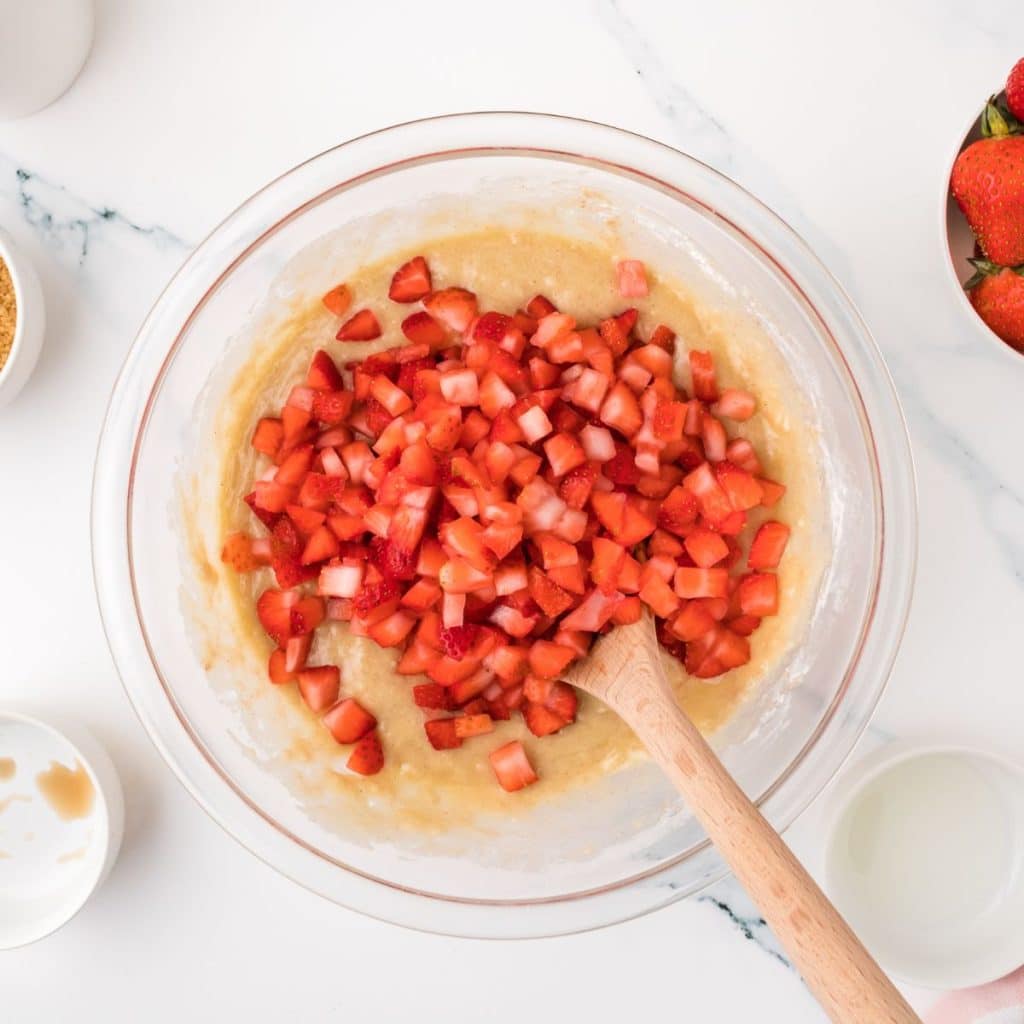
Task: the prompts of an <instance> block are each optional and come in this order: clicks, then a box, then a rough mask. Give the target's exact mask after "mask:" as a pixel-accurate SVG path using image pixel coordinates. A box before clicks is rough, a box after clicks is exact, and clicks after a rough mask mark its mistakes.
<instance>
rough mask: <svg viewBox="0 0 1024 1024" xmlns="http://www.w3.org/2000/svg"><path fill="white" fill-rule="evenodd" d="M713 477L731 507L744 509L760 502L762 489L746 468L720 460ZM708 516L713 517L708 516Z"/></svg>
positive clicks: (762, 493)
mask: <svg viewBox="0 0 1024 1024" xmlns="http://www.w3.org/2000/svg"><path fill="white" fill-rule="evenodd" d="M715 477H716V479H717V480H718V484H719V486H720V487H721V488H722V490H723V491H724V492H725V494H726V495H727V497H728V499H729V504H730V506H731V507H732V508H733V509H736V510H738V511H746V510H747V509H751V508H755V507H756V506H758V505H760V504H761V499H762V498H763V497H764V491H763V490H762V488H761V485H760V484H759V483H758V482H757V480H756V479H755V478H754V477H753V476H751V474H750V473H748V472H747V471H746V470H743V469H740V468H739V466H734V465H733V464H732V463H731V462H720V463H718V465H717V466H715ZM705 515H707V513H705ZM708 518H714V517H712V516H708Z"/></svg>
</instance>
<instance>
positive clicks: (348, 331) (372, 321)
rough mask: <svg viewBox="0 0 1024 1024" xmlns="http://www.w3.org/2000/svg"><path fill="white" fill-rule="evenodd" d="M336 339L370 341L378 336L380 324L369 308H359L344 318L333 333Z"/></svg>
mask: <svg viewBox="0 0 1024 1024" xmlns="http://www.w3.org/2000/svg"><path fill="white" fill-rule="evenodd" d="M335 337H336V338H337V339H338V341H372V340H373V339H374V338H379V337H380V324H379V323H378V322H377V318H376V317H375V316H374V315H373V310H371V309H361V310H359V312H358V313H356V314H355V316H353V317H351V318H350V319H348V320H346V321H345V322H344V323H343V324H342V325H341V327H340V328H339V329H338V333H337V334H336V335H335Z"/></svg>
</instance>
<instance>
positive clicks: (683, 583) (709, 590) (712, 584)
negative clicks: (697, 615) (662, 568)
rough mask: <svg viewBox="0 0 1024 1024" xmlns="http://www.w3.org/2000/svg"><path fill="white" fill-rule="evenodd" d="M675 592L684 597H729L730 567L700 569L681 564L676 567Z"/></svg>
mask: <svg viewBox="0 0 1024 1024" xmlns="http://www.w3.org/2000/svg"><path fill="white" fill-rule="evenodd" d="M673 582H674V584H675V592H676V594H678V595H679V596H680V597H682V598H691V597H727V596H728V594H729V570H728V569H700V568H688V567H685V566H680V567H679V568H678V569H676V572H675V578H674V581H673Z"/></svg>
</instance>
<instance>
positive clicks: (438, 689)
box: [412, 683, 455, 711]
mask: <svg viewBox="0 0 1024 1024" xmlns="http://www.w3.org/2000/svg"><path fill="white" fill-rule="evenodd" d="M412 699H413V701H414V702H415V704H416V706H417V707H420V708H426V709H427V710H429V711H451V710H452V708H453V707H454V706H455V705H454V703H453V702H452V699H451V695H450V694H449V693H448V690H447V688H446V687H444V686H441V685H440V684H439V683H420V684H419V685H418V686H414V687H413V688H412Z"/></svg>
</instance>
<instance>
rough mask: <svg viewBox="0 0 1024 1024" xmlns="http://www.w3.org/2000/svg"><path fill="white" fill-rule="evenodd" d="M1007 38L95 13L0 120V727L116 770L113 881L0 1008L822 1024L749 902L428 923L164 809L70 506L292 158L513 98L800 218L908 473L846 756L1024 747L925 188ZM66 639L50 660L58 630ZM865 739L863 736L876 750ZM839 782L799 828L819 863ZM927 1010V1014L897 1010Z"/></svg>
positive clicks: (916, 2) (128, 1014)
mask: <svg viewBox="0 0 1024 1024" xmlns="http://www.w3.org/2000/svg"><path fill="white" fill-rule="evenodd" d="M1022 39H1024V8H1022V7H1021V6H1020V3H1019V0H989V2H988V3H986V4H985V5H984V7H982V6H980V5H969V4H955V3H952V2H949V0H943V2H940V3H924V2H922V0H908V2H905V3H902V4H899V5H896V4H890V3H888V2H886V0H864V2H861V3H858V4H856V5H848V4H841V5H840V4H837V3H824V4H822V3H812V2H797V0H787V2H786V3H773V4H754V3H749V4H735V3H733V4H728V3H726V4H705V3H700V4H698V3H696V2H691V0H685V2H678V3H671V4H670V3H668V2H665V3H655V2H653V0H651V2H648V3H641V2H632V0H596V2H594V3H583V2H571V3H569V2H567V3H560V4H555V3H551V2H541V0H520V2H519V3H517V4H516V5H515V7H514V10H512V9H504V10H503V11H502V13H501V15H500V16H499V15H498V14H497V13H494V14H490V13H488V5H486V4H481V3H454V2H450V3H445V2H438V0H435V2H434V3H431V4H424V3H422V2H421V3H412V2H400V3H396V2H393V3H380V4H370V5H365V6H363V5H360V6H359V7H358V8H356V7H355V6H354V5H351V6H350V5H344V4H338V3H331V2H327V0H324V2H320V3H317V2H315V0H306V2H293V3H289V4H281V3H272V2H266V3H263V2H259V3H256V2H251V0H250V2H243V0H219V2H214V3H209V2H207V0H180V2H178V3H176V4H173V5H168V4H165V3H163V2H161V0H101V2H100V4H99V22H98V33H97V38H96V44H95V49H94V51H93V54H92V56H91V58H90V60H89V63H88V64H87V66H86V68H85V70H84V72H83V74H82V76H81V77H80V79H79V80H78V82H77V83H76V84H75V86H74V87H73V88H72V90H71V91H70V92H69V93H68V94H67V95H66V96H64V97H63V98H62V99H61V100H60V101H58V102H57V103H56V104H55V105H54V106H53V107H51V108H49V109H48V110H46V111H44V112H42V113H40V114H37V115H35V116H33V117H31V118H27V119H24V120H22V121H18V122H12V123H7V124H2V125H0V225H2V227H3V228H4V229H6V230H7V231H9V232H10V233H11V234H12V235H13V236H14V237H15V239H16V240H17V242H18V243H19V244H20V245H22V246H23V247H24V249H25V250H26V251H27V252H28V253H29V254H30V255H31V257H32V259H33V260H34V261H35V264H36V266H37V268H38V270H39V272H40V275H41V277H42V279H43V285H44V290H45V293H46V300H47V306H48V317H49V326H48V332H47V342H46V347H45V349H44V352H43V355H42V358H41V362H40V365H39V368H38V370H37V372H36V375H35V376H34V377H33V379H32V380H31V382H30V383H29V385H28V387H27V388H26V390H25V392H24V393H23V394H22V396H21V397H20V398H19V399H18V400H17V401H16V402H15V403H14V404H13V405H12V406H11V407H10V408H8V409H4V410H3V411H2V412H0V481H2V484H0V489H2V494H3V498H4V500H3V504H2V506H0V536H2V537H3V541H4V557H3V572H2V576H0V579H2V586H0V623H2V627H0V637H2V638H3V647H4V656H5V664H4V671H3V673H0V706H3V705H8V704H18V705H20V706H28V707H31V708H36V709H38V710H41V711H44V712H45V711H46V710H60V711H62V712H67V713H69V714H73V715H76V716H78V717H80V718H81V719H82V720H83V721H84V722H85V723H86V724H88V725H89V726H90V727H91V728H92V729H93V730H94V731H95V733H96V734H97V735H98V736H99V737H100V738H101V739H102V740H103V741H104V742H105V743H106V744H107V745H108V746H109V748H110V750H111V752H112V754H113V755H114V757H115V759H116V761H117V763H118V765H119V767H120V770H121V773H122V775H123V779H124V783H125V787H126V792H127V803H128V831H127V836H126V840H125V846H124V849H123V852H122V855H121V859H120V861H119V863H118V865H117V867H116V869H115V871H114V873H113V875H112V876H111V878H110V879H109V880H108V882H107V883H106V884H105V885H104V887H103V888H102V890H101V891H100V892H99V893H98V894H97V896H96V898H95V899H94V900H93V901H92V902H91V903H90V904H89V905H88V907H87V908H86V909H85V910H84V911H83V912H82V913H81V914H80V915H79V917H78V918H76V919H75V920H74V921H73V922H72V923H71V924H70V925H69V926H68V927H67V928H65V929H64V930H63V931H62V932H60V933H59V934H57V935H56V936H54V937H52V938H51V939H49V940H46V941H44V942H41V943H39V944H37V945H35V946H32V947H29V948H27V949H25V950H21V951H17V952H13V953H8V954H5V955H3V956H2V957H0V993H2V997H0V1003H2V1008H0V1019H3V1020H4V1021H10V1022H11V1024H24V1022H34V1021H39V1022H44V1021H45V1022H47V1024H50V1022H56V1021H70V1020H76V1021H83V1022H84V1021H92V1020H96V1021H101V1020H102V1021H134V1020H146V1021H149V1022H152V1024H158V1022H164V1021H167V1022H170V1021H178V1020H184V1019H189V1020H204V1021H205V1020H214V1019H221V1018H224V1019H241V1018H242V1017H243V1015H244V1016H245V1017H246V1018H249V1019H252V1020H256V1021H276V1020H278V1019H302V1020H316V1021H319V1020H325V1021H326V1020H335V1019H340V1018H341V1017H342V1016H343V1015H345V1016H348V1017H350V1018H352V1019H360V1018H365V1019H377V1020H386V1021H392V1020H393V1021H400V1020H401V1021H406V1020H414V1019H419V1018H421V1017H422V1016H423V1015H424V1014H426V1015H427V1019H446V1020H452V1021H479V1020H484V1019H486V1020H494V1021H508V1022H512V1021H519V1020H524V1019H538V1018H539V1019H553V1018H554V1017H555V1015H556V1013H559V1012H560V1011H566V1010H568V1009H570V1008H571V1009H572V1010H573V1011H574V1012H575V1013H576V1014H578V1015H579V1016H580V1017H581V1018H584V1019H588V1020H592V1021H594V1022H600V1021H609V1022H610V1021H620V1020H623V1019H637V1020H652V1021H660V1020H670V1019H671V1020H680V1021H682V1020H692V1021H699V1022H701V1024H714V1022H719V1021H722V1022H731V1021H744V1020H772V1021H785V1022H786V1024H800V1022H804V1021H807V1022H811V1021H820V1020H822V1019H823V1017H822V1014H821V1012H820V1011H819V1010H818V1009H817V1007H816V1006H815V1004H814V1003H813V1002H812V1000H811V999H810V997H809V996H808V995H807V993H806V992H805V991H804V989H803V987H802V985H801V983H800V982H799V980H798V979H797V977H796V975H795V974H794V972H793V971H792V969H791V968H790V967H789V966H788V965H787V964H786V962H785V960H784V958H783V957H782V956H780V954H779V953H778V952H777V951H776V949H775V946H774V944H773V941H772V939H771V936H770V935H769V934H767V933H766V929H765V928H764V927H763V925H761V924H759V923H758V921H757V919H756V916H753V912H752V910H751V908H750V907H749V905H747V904H746V902H745V901H744V899H743V897H742V895H741V894H740V893H739V892H738V891H737V889H736V887H735V886H733V885H731V884H723V885H720V886H717V887H715V889H714V890H713V891H712V892H710V893H708V894H707V895H705V896H703V897H701V898H697V899H693V900H690V901H688V902H684V903H681V904H677V905H675V906H673V907H671V908H669V909H667V910H664V911H661V912H659V913H657V914H654V915H652V916H650V917H647V918H645V919H642V920H638V921H634V922H632V923H629V924H624V925H620V926H618V927H616V928H612V929H607V930H604V931H601V932H597V933H593V934H589V935H581V936H576V937H571V938H564V939H556V940H548V941H538V942H526V943H517V944H511V945H508V944H505V945H495V944H489V943H483V942H467V941H459V940H452V939H445V938H436V937H431V936H427V935H420V934H414V933H412V932H407V931H404V930H401V929H399V928H395V927H391V926H388V925H384V924H380V923H377V922H374V921H370V920H367V919H364V918H362V917H358V916H356V915H355V914H352V913H349V912H347V911H344V910H341V909H339V908H338V907H336V906H333V905H332V904H329V903H327V902H326V901H324V900H321V899H319V898H318V897H316V896H313V895H311V894H309V893H307V892H305V891H304V890H302V889H300V888H299V887H297V886H295V885H293V884H292V883H291V882H289V881H287V880H286V879H284V878H283V877H280V876H278V875H277V874H275V873H274V872H273V871H271V870H270V869H269V868H267V867H265V866H264V865H263V864H261V863H260V862H259V861H257V860H256V859H255V858H254V857H252V856H250V855H249V854H248V853H247V852H246V851H245V850H243V849H242V848H241V847H240V846H239V845H237V844H236V843H234V842H233V841H232V840H231V839H230V838H228V836H227V835H226V834H225V833H223V832H222V831H221V830H220V829H219V828H218V827H217V826H216V825H215V824H214V823H213V822H212V821H210V820H209V819H208V818H207V817H206V816H205V815H204V814H203V813H202V812H201V811H200V809H199V808H198V807H197V806H196V805H195V804H194V803H193V802H192V800H191V799H190V798H189V797H188V796H187V795H186V793H185V791H184V790H183V789H182V788H181V787H180V786H179V785H178V783H177V782H176V781H175V780H174V778H173V777H172V775H171V772H170V771H169V770H168V769H167V768H166V766H165V765H164V764H163V762H162V761H161V760H160V758H159V756H158V755H157V753H156V751H155V750H154V748H153V747H152V746H151V745H150V743H149V741H148V740H147V738H146V736H145V735H144V733H143V730H142V728H141V726H140V725H139V723H138V722H137V720H136V719H135V717H134V715H133V713H132V711H131V709H130V707H129V705H128V702H127V700H126V698H125V696H124V694H123V692H122V690H121V686H120V683H119V682H118V679H117V675H116V673H115V671H114V667H113V664H112V662H111V659H110V656H109V654H108V651H107V647H106V644H105V642H104V638H103V633H102V630H101V628H100V623H99V617H98V613H97V610H96V602H95V599H94V596H93V588H92V574H91V569H90V559H89V536H88V516H89V512H88V510H89V489H90V479H91V474H92V462H93V455H94V449H95V444H96V439H97V435H98V432H99V427H100V422H101V418H102V414H103V410H104V406H105V403H106V399H107V395H108V392H109V390H110V387H111V385H112V383H113V381H114V377H115V375H116V373H117V370H118V367H119V365H120V363H121V360H122V358H123V356H124V354H125V352H126V350H127V348H128V346H129V344H130V342H131V339H132V336H133V334H134V332H135V329H136V327H137V326H138V324H139V322H140V320H141V318H142V317H143V315H144V313H145V312H146V310H147V309H148V308H149V306H150V304H151V303H152V301H153V300H154V298H155V297H156V295H157V293H158V292H159V291H160V289H161V288H162V287H163V285H164V283H165V281H166V280H167V278H168V276H169V275H170V273H171V272H172V271H173V270H174V269H175V267H176V266H177V265H178V264H179V263H180V262H181V261H182V259H183V258H184V257H185V255H186V254H187V252H188V251H189V249H190V247H191V246H193V245H194V244H196V243H197V242H198V241H199V240H200V239H201V238H202V237H203V236H204V235H205V234H206V233H207V232H208V231H209V230H210V229H211V228H212V227H213V225H215V224H216V223H217V222H218V221H219V220H220V219H221V218H222V217H223V216H224V215H225V214H226V213H227V212H228V211H229V210H231V209H232V208H233V207H234V206H235V205H236V204H237V203H239V202H240V201H241V200H242V199H244V198H245V197H246V196H247V195H248V194H249V193H251V192H252V191H253V190H254V189H256V188H257V187H259V186H260V185H261V184H263V183H264V182H266V181H267V180H268V179H270V178H272V177H273V176H275V175H277V174H279V173H281V172H282V171H284V170H286V169H287V168H289V167H290V166H292V165H293V164H295V163H297V162H298V161H300V160H302V159H303V158H305V157H307V156H309V155H311V154H313V153H316V152H318V151H320V150H322V149H324V148H326V147H328V146H330V145H332V144H334V143H336V142H339V141H341V140H344V139H346V138H349V137H351V136H354V135H357V134H360V133H362V132H365V131H367V130H370V129H373V128H377V127H380V126H383V125H386V124H389V123H393V122H397V121H403V120H407V119H410V118H415V117H421V116H425V115H429V114H436V113H442V112H448V111H455V110H464V109H488V108H490V109H501V108H506V109H523V110H526V109H535V110H546V111H552V112H558V113H567V114H575V115H579V116H582V117H587V118H592V119H595V120H599V121H607V122H610V123H612V124H618V125H622V126H624V127H628V128H631V129H634V130H636V131H639V132H643V133H646V134H648V135H651V136H653V137H655V138H658V139H661V140H664V141H665V142H668V143H670V144H672V145H675V146H677V147H679V148H680V149H683V150H686V151H688V152H690V153H692V154H694V155H695V156H697V157H700V158H701V159H703V160H706V161H707V162H709V163H710V164H712V165H713V166H715V167H717V168H718V169H720V170H722V171H724V172H725V173H726V174H729V175H731V176H732V177H734V178H735V179H737V180H738V181H739V182H740V183H741V184H743V185H745V186H746V187H747V188H749V189H751V190H752V191H753V192H754V193H755V194H757V195H758V196H759V197H760V198H762V199H763V200H765V201H766V202H767V203H768V204H770V205H771V206H773V207H774V208H775V209H776V210H777V211H779V213H781V215H782V216H783V217H785V218H786V219H788V220H789V221H790V223H791V224H793V225H794V226H795V227H796V228H797V230H798V231H800V232H801V233H802V234H803V235H804V237H805V238H806V239H807V240H808V241H809V242H810V244H811V246H812V247H813V248H815V249H816V250H817V252H818V253H819V254H820V255H821V256H822V258H823V259H824V260H825V262H826V263H827V264H828V265H829V266H830V268H831V269H832V270H833V272H834V273H835V274H836V275H837V276H838V278H839V279H840V281H841V282H842V283H843V284H844V285H845V287H846V288H847V289H848V290H849V291H850V293H851V294H852V296H853V298H854V300H855V302H857V303H858V305H859V306H860V309H861V310H862V312H863V313H864V315H865V317H866V319H867V320H868V322H869V324H870V326H871V327H872V329H873V331H874V333H875V336H876V338H877V340H878V343H879V345H880V346H881V348H882V350H883V352H884V354H885V356H886V358H887V360H888V362H889V365H890V367H891V369H892V372H893V374H894V376H895V379H896V382H897V386H898V388H899V392H900V395H901V397H902V400H903V402H904V405H905V409H906V413H907V417H908V420H909V424H910V431H911V435H912V442H913V447H914V452H915V456H916V459H917V468H918V473H919V485H920V498H921V551H920V555H921V558H920V569H919V573H918V582H917V591H916V596H915V600H914V606H913V610H912V614H911V619H910V625H909V629H908V632H907V635H906V639H905V641H904V644H903V647H902V651H901V654H900V656H899V659H898V662H897V665H896V669H895V672H894V674H893V678H892V681H891V684H890V686H889V689H888V692H887V695H886V697H885V699H884V701H883V704H882V706H881V708H880V710H879V712H878V715H877V717H876V720H875V725H874V726H872V731H871V734H870V735H869V736H868V737H866V739H865V740H864V741H863V742H864V743H865V744H871V743H877V742H878V740H879V738H880V737H884V736H886V735H890V736H900V737H906V736H914V737H923V738H932V737H938V736H949V735H954V736H957V737H960V738H962V739H964V740H966V741H971V742H976V743H980V744H982V745H985V746H988V747H990V748H992V749H995V750H1002V751H1004V752H1007V753H1010V754H1014V753H1019V745H1020V737H1021V735H1022V734H1024V685H1021V684H1022V678H1021V670H1020V667H1019V666H1020V660H1019V645H1020V631H1021V622H1022V621H1024V458H1022V456H1021V442H1020V439H1021V437H1022V436H1024V401H1022V398H1024V360H1022V361H1020V363H1018V364H1017V366H1016V367H1014V366H1013V365H1012V364H1011V363H1010V362H1008V361H1007V360H1005V359H1001V358H1000V353H998V352H997V351H996V350H995V349H993V348H989V347H986V346H984V345H983V344H981V343H980V342H979V341H978V338H977V336H976V334H975V333H974V331H973V330H972V329H971V327H970V326H969V325H968V323H967V322H966V319H965V317H964V316H963V313H962V311H961V309H960V307H959V305H958V303H957V301H956V296H955V295H953V294H952V293H951V291H950V289H949V288H948V286H947V283H946V279H945V277H944V276H943V268H942V260H943V258H944V257H943V253H942V251H941V249H940V246H939V229H938V219H939V209H940V203H941V196H942V188H943V184H942V180H941V178H942V172H943V165H944V162H945V161H946V159H947V158H948V156H949V154H950V151H951V147H952V146H953V145H954V142H955V139H956V137H957V135H958V133H959V132H960V130H961V128H962V127H963V125H964V123H965V122H966V120H967V119H968V118H969V116H970V113H971V111H972V110H973V109H975V108H976V107H977V106H978V105H979V103H980V101H981V100H982V99H984V97H985V96H986V94H987V92H989V91H990V90H991V89H992V88H993V87H995V86H996V83H998V82H999V81H1000V79H1001V77H1002V75H1003V74H1004V73H1005V71H1006V69H1007V68H1008V67H1009V66H1010V64H1011V63H1012V62H1013V60H1014V59H1016V58H1017V57H1019V56H1020V53H1019V52H1017V50H1018V49H1019V48H1020V45H1021V40H1022ZM58 636H59V637H60V642H58V643H55V642H54V638H55V637H58ZM862 749H863V746H862ZM827 802H828V796H827V794H826V795H825V796H824V797H823V798H822V799H821V800H819V802H818V803H817V804H816V805H815V807H814V808H812V809H811V811H809V812H808V813H807V814H806V815H805V816H804V817H803V818H802V819H801V821H800V822H798V824H797V825H796V826H795V827H794V828H793V830H792V831H791V833H790V837H791V840H792V842H793V845H794V847H795V848H796V850H797V852H798V853H800V854H801V855H802V856H804V857H805V858H807V860H808V861H809V863H810V864H811V865H814V863H815V858H816V856H817V854H818V852H819V844H818V842H817V839H818V824H819V822H820V815H821V808H822V807H823V806H827ZM910 996H911V998H912V1000H913V1001H914V1003H915V1005H916V1006H918V1007H920V1008H925V1007H927V1006H928V1005H929V1003H930V1002H931V1001H932V1000H933V999H934V994H931V993H925V992H914V991H911V992H910Z"/></svg>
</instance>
